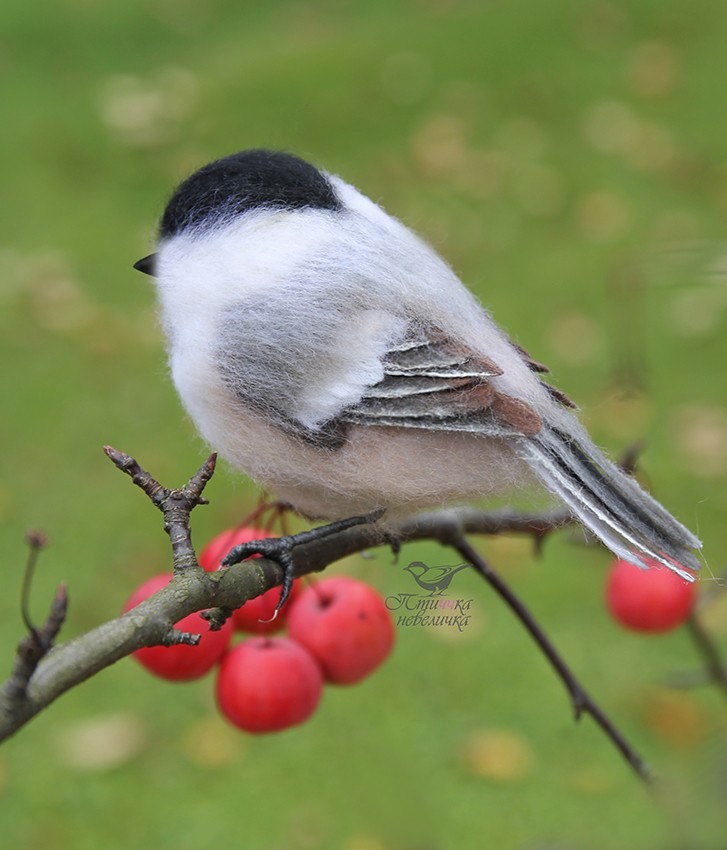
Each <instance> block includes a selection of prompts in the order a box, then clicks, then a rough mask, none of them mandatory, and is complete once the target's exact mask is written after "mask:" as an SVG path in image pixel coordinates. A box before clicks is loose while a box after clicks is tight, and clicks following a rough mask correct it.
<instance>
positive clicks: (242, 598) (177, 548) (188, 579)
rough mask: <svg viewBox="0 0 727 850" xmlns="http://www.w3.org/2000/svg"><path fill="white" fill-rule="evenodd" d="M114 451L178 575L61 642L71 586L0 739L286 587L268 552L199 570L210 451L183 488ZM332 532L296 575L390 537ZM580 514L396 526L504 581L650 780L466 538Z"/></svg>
mask: <svg viewBox="0 0 727 850" xmlns="http://www.w3.org/2000/svg"><path fill="white" fill-rule="evenodd" d="M105 451H106V454H107V455H108V457H109V458H110V459H111V460H112V462H113V463H114V464H115V465H116V466H117V467H118V468H119V469H121V470H122V471H124V472H126V473H127V474H128V475H129V476H130V477H131V479H132V481H133V482H134V483H135V484H136V485H137V486H138V487H140V488H141V489H142V490H143V491H144V493H146V495H147V496H148V497H149V499H150V500H151V501H152V503H153V504H154V505H156V507H157V508H159V510H160V511H161V512H162V514H163V516H164V528H165V531H166V532H167V534H168V535H169V538H170V542H171V545H172V555H173V565H174V575H173V578H172V580H171V582H170V583H169V584H168V585H167V586H166V587H165V588H163V589H162V590H160V591H159V592H158V593H156V594H155V595H154V596H152V597H150V598H149V599H147V600H145V601H144V602H142V603H141V604H140V605H138V606H137V607H136V608H134V609H132V610H131V611H129V612H127V613H126V614H124V615H123V616H121V617H118V618H117V619H114V620H111V621H109V622H107V623H104V624H102V625H100V626H98V627H97V628H95V629H93V630H91V631H90V632H86V633H85V634H83V635H80V636H79V637H77V638H74V639H73V640H71V641H69V642H67V643H65V644H60V645H58V646H55V647H53V646H52V645H53V642H54V640H55V637H56V635H57V633H58V631H59V630H60V627H61V625H62V623H63V620H64V617H65V607H66V597H65V590H64V589H63V588H61V589H60V590H59V592H58V594H57V595H56V599H55V600H54V603H53V606H52V611H51V614H50V615H49V617H48V620H47V621H46V623H45V624H44V626H43V627H42V628H41V629H34V628H33V627H30V633H29V635H28V636H27V637H26V638H25V639H24V640H23V641H22V642H21V644H20V645H19V647H18V654H17V658H16V662H15V666H14V669H13V671H12V674H11V676H10V677H9V679H7V681H6V682H4V683H3V684H2V685H0V741H2V740H5V739H7V738H8V737H10V736H11V735H13V734H14V733H15V732H16V731H18V730H19V729H20V728H21V727H22V726H24V725H25V724H26V723H27V722H28V721H29V720H31V719H32V718H33V717H34V716H35V715H36V714H38V713H39V712H40V711H42V710H43V709H44V708H46V707H47V706H48V705H50V704H51V703H52V702H54V701H55V700H56V699H57V698H58V697H59V696H61V695H62V694H63V693H65V692H66V691H68V690H70V689H71V688H72V687H74V686H75V685H78V684H80V683H81V682H83V681H85V680H86V679H88V678H89V677H91V676H93V675H94V674H95V673H97V672H99V671H100V670H102V669H104V668H106V667H108V666H110V665H111V664H113V663H114V662H115V661H118V660H119V659H120V658H123V657H125V656H127V655H129V654H130V653H132V652H133V651H134V650H136V649H140V648H141V647H144V646H154V645H158V644H164V645H171V644H174V643H196V642H197V641H198V639H199V636H198V635H191V634H188V633H186V632H180V631H178V630H177V629H175V628H174V623H176V622H178V621H179V620H181V619H182V618H183V617H185V616H187V615H188V614H190V613H193V612H195V611H203V610H206V609H211V610H209V611H208V614H207V618H208V619H209V621H210V626H211V628H219V627H220V626H221V625H222V623H223V622H224V620H225V617H226V616H229V614H230V612H231V611H233V610H234V609H235V608H238V607H239V606H240V605H242V604H243V603H244V602H246V601H248V600H249V599H253V598H254V597H256V596H259V595H260V594H262V593H264V592H265V591H267V590H269V589H270V588H272V587H275V586H277V585H279V584H281V582H282V580H283V572H282V569H281V568H280V566H279V565H278V564H277V563H276V562H275V561H273V560H271V559H268V558H264V557H263V558H256V559H254V560H250V561H245V562H243V563H240V564H235V565H233V566H230V567H227V568H226V569H224V570H220V571H218V572H214V573H208V572H205V571H204V570H202V569H201V567H199V565H198V563H197V558H196V554H195V551H194V547H193V545H192V539H191V531H190V523H189V519H190V514H191V512H192V510H194V508H195V507H196V506H197V505H200V504H206V500H205V499H204V498H203V497H202V492H203V490H204V488H205V485H206V484H207V482H208V481H209V480H210V478H211V477H212V475H213V473H214V469H215V460H216V458H215V455H212V456H210V457H209V458H208V459H207V460H206V461H205V463H204V464H202V466H201V467H200V469H199V470H198V471H197V472H196V473H195V475H193V476H192V478H191V479H190V480H189V481H188V482H187V484H186V485H185V486H184V487H182V488H179V489H168V488H165V487H163V486H162V485H161V484H159V482H158V481H156V480H155V479H154V478H153V477H152V476H151V475H150V474H149V473H148V472H146V471H145V470H143V469H142V468H141V467H140V466H139V464H138V463H137V462H136V461H135V460H134V459H133V458H132V457H130V456H129V455H126V454H124V453H123V452H119V451H117V450H116V449H113V448H111V447H109V446H107V447H105ZM367 519H368V518H366V517H362V518H361V524H356V525H353V526H350V527H348V528H345V529H344V530H342V531H338V532H337V533H335V534H330V535H328V536H323V537H320V536H316V535H315V534H313V535H311V534H310V533H309V532H303V533H302V534H301V535H299V536H295V537H294V538H293V540H294V541H296V545H295V547H294V551H295V559H294V564H295V573H296V575H298V576H301V575H306V574H308V573H311V572H316V571H319V570H322V569H324V568H325V567H326V566H328V565H329V564H331V563H333V562H334V561H337V560H339V559H341V558H343V557H346V556H347V555H351V554H354V553H356V552H361V551H363V550H365V549H369V548H372V547H374V546H378V545H382V544H391V543H392V538H391V537H387V538H383V537H382V534H381V532H380V530H378V529H377V528H376V527H374V526H373V525H371V524H368V523H367V522H366V520H367ZM571 521H572V518H571V517H570V515H569V514H568V513H567V512H566V511H564V510H554V511H550V512H541V513H533V514H529V513H519V512H515V511H511V510H500V511H490V512H486V511H481V510H476V509H473V508H459V509H450V510H442V511H436V512H432V513H426V514H421V515H419V516H418V517H416V518H415V519H413V520H410V521H408V522H406V523H403V524H402V525H401V526H399V527H398V528H397V529H396V531H395V536H394V538H393V540H394V541H395V542H396V543H397V544H398V543H400V542H401V543H405V542H410V541H413V540H425V539H429V540H437V541H439V542H440V543H442V544H444V545H448V546H452V547H453V548H454V549H456V550H457V551H458V552H459V553H460V555H461V556H462V557H463V558H464V559H466V560H467V561H468V562H469V563H470V564H472V566H473V567H474V568H475V570H476V571H477V572H478V573H479V574H480V575H481V576H482V577H483V578H484V579H485V580H486V581H487V582H488V583H489V584H490V585H491V586H492V587H493V588H494V590H495V591H496V592H497V593H498V595H499V596H500V597H501V598H502V599H503V600H504V601H505V602H506V604H507V605H508V606H509V607H510V609H511V610H512V611H513V613H514V614H515V615H516V616H517V617H518V619H519V620H520V621H521V622H522V624H523V625H524V626H525V628H526V629H527V630H528V632H529V633H530V634H531V636H532V637H533V639H534V640H535V641H536V643H537V645H538V646H539V647H540V649H541V651H542V652H543V653H544V655H545V656H546V658H547V659H548V661H549V663H550V664H551V665H552V666H553V668H554V669H555V671H556V673H557V674H558V676H559V677H560V678H561V680H562V681H563V683H564V684H565V686H566V688H567V690H568V693H569V694H570V697H571V700H572V703H573V707H574V710H575V714H576V717H579V716H580V714H581V713H582V712H587V713H589V714H591V716H592V717H593V718H594V719H595V721H596V722H597V723H598V724H599V726H600V727H601V729H602V730H603V731H604V732H605V734H606V735H607V736H608V737H609V738H610V739H611V741H612V742H613V743H614V744H615V745H616V747H617V748H618V749H619V751H620V752H621V753H622V755H623V756H624V757H625V758H626V760H627V761H628V762H629V764H630V765H631V766H632V768H633V769H634V770H635V771H636V773H637V774H638V775H639V776H640V777H641V778H642V779H644V780H647V779H649V777H650V773H649V770H648V768H647V767H646V765H645V763H644V762H643V760H642V759H641V758H640V757H639V756H638V755H637V754H636V752H635V751H634V750H633V749H632V748H631V746H630V745H629V744H628V743H627V742H626V740H625V739H624V737H623V736H622V735H621V734H620V733H619V732H618V730H617V729H616V727H615V726H614V725H613V724H612V723H611V722H610V720H608V718H607V717H606V715H605V714H604V713H603V711H602V710H601V709H600V708H599V707H598V706H597V705H596V704H595V703H594V702H593V700H592V699H591V698H590V696H589V695H588V694H587V693H586V691H585V690H584V689H583V687H582V686H581V685H580V683H579V682H578V680H577V679H576V677H575V675H574V674H573V673H572V671H571V670H570V669H569V668H568V666H567V665H566V664H565V662H564V661H563V659H562V658H561V657H560V655H559V654H558V653H557V651H556V650H555V648H554V647H553V645H552V644H551V642H550V640H549V639H548V638H547V636H546V635H545V633H544V631H543V630H542V628H541V627H540V626H539V625H538V624H537V623H536V621H535V620H534V618H533V617H532V615H531V613H530V612H529V610H528V609H527V607H526V606H525V605H524V603H523V602H522V601H520V600H519V599H518V597H517V596H516V595H515V594H514V592H513V591H512V590H511V589H510V588H509V587H508V586H507V585H506V583H505V582H504V581H503V579H502V578H501V577H500V576H498V575H497V574H496V573H495V572H494V570H492V568H491V567H490V566H489V564H487V563H486V562H485V561H484V559H483V558H482V557H481V556H480V555H479V554H478V553H477V552H476V551H475V550H474V549H473V548H472V546H471V545H470V544H469V542H468V541H467V539H466V535H469V534H502V533H506V532H514V533H525V534H529V535H531V536H533V538H534V539H535V541H536V543H539V542H542V540H543V538H544V537H545V536H546V535H547V534H549V533H550V532H552V531H553V530H555V529H557V528H560V527H562V526H563V525H566V524H568V523H570V522H571Z"/></svg>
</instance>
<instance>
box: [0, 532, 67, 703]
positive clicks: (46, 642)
mask: <svg viewBox="0 0 727 850" xmlns="http://www.w3.org/2000/svg"><path fill="white" fill-rule="evenodd" d="M26 540H27V542H28V547H29V549H28V560H27V562H26V565H25V571H24V574H23V587H22V591H21V601H20V613H21V617H22V620H23V623H24V624H25V628H26V629H27V630H28V634H27V635H26V636H25V637H24V638H23V640H21V641H20V643H19V644H18V648H17V652H16V657H15V664H14V665H13V671H12V673H11V675H10V678H9V679H8V681H7V683H6V686H7V696H8V700H9V702H10V704H11V705H17V704H18V703H20V702H22V700H23V699H25V696H26V693H27V690H28V683H29V682H30V679H31V677H32V676H33V673H34V672H35V670H36V668H37V666H38V664H39V663H40V661H41V659H42V658H44V657H45V656H46V655H47V654H48V652H49V651H50V650H51V648H52V647H53V643H54V642H55V639H56V637H57V636H58V633H59V632H60V630H61V627H62V626H63V623H64V622H65V619H66V612H67V610H68V594H67V592H66V588H65V585H61V586H60V587H59V588H58V589H57V590H56V593H55V595H54V597H53V601H52V602H51V607H50V612H49V613H48V617H47V618H46V620H45V622H44V623H43V625H42V626H41V627H40V628H38V627H37V626H35V625H34V624H33V621H32V619H31V617H30V610H29V607H30V606H29V601H30V588H31V585H32V582H33V575H34V572H35V565H36V563H37V560H38V553H39V552H40V550H41V549H42V548H43V547H44V546H45V545H46V544H47V540H46V538H45V536H44V535H43V534H41V533H40V532H37V531H31V532H28V534H27V535H26Z"/></svg>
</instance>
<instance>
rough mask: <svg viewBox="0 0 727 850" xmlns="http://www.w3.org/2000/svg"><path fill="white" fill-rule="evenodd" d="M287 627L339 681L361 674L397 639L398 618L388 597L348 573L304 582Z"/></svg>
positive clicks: (377, 662)
mask: <svg viewBox="0 0 727 850" xmlns="http://www.w3.org/2000/svg"><path fill="white" fill-rule="evenodd" d="M288 633H289V635H290V637H291V638H292V639H293V640H296V641H298V643H300V644H302V645H303V646H305V647H306V648H307V649H308V650H309V651H310V652H311V654H312V655H313V656H314V657H315V658H316V660H317V661H318V663H319V664H320V665H321V667H322V668H323V675H324V676H325V677H326V679H327V680H328V681H329V682H333V683H335V684H337V685H348V684H353V683H354V682H358V681H360V680H361V679H363V678H364V677H365V676H367V675H368V674H369V673H371V672H372V671H373V670H374V669H376V667H378V666H379V665H380V664H381V663H383V661H384V659H385V658H386V657H387V656H388V654H389V652H391V648H392V646H393V645H394V624H393V622H392V620H391V615H390V614H389V612H388V611H387V609H386V605H385V604H384V600H383V599H382V598H381V596H379V594H378V593H377V592H376V591H375V590H374V589H373V588H372V587H370V586H369V585H368V584H365V583H364V582H362V581H357V580H356V579H353V578H348V577H346V576H338V577H336V578H328V579H323V580H322V581H319V582H317V583H316V584H315V585H312V586H311V587H308V588H306V590H304V591H303V592H302V593H301V594H300V596H299V597H298V599H296V600H295V602H294V603H293V605H291V608H290V613H289V615H288Z"/></svg>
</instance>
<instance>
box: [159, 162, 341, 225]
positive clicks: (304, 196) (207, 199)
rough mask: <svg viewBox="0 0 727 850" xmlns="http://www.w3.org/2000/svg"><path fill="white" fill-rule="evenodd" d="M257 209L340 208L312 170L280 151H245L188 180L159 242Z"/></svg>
mask: <svg viewBox="0 0 727 850" xmlns="http://www.w3.org/2000/svg"><path fill="white" fill-rule="evenodd" d="M258 207H278V208H280V209H291V210H299V209H306V208H309V209H322V210H337V209H340V208H341V202H340V201H339V199H338V197H337V196H336V193H335V191H334V189H333V186H332V185H331V184H330V182H329V181H328V179H327V177H326V176H325V174H323V173H322V172H320V171H319V170H318V169H317V168H316V167H315V166H314V165H311V164H310V163H308V162H306V161H305V160H302V159H299V158H298V157H297V156H292V155H291V154H288V153H282V152H280V151H268V150H248V151H241V152H240V153H235V154H232V155H231V156H226V157H224V159H218V160H216V161H215V162H211V163H210V164H209V165H205V166H204V168H200V170H199V171H196V172H195V173H194V174H192V176H191V177H188V178H187V179H186V180H185V181H184V182H183V183H181V184H180V186H179V187H178V188H177V190H176V192H175V193H174V194H173V195H172V198H171V200H170V201H169V203H168V204H167V208H166V209H165V210H164V215H163V216H162V220H161V222H160V225H159V237H160V238H162V239H163V238H165V237H169V236H174V235H175V234H177V233H180V232H182V231H184V230H203V229H205V228H206V227H208V226H210V225H213V224H219V222H220V221H224V220H225V219H229V218H233V217H234V216H237V215H240V214H241V213H244V212H246V211H248V210H252V209H256V208H258Z"/></svg>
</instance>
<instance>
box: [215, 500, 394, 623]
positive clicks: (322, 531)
mask: <svg viewBox="0 0 727 850" xmlns="http://www.w3.org/2000/svg"><path fill="white" fill-rule="evenodd" d="M383 513H384V511H383V510H379V511H374V512H373V513H370V514H364V515H363V516H354V517H349V518H348V519H341V520H337V521H336V522H331V523H329V524H328V525H320V526H318V527H317V528H312V529H310V530H309V531H301V532H299V533H298V534H290V535H287V536H285V537H268V538H266V539H264V540H251V541H250V542H249V543H241V544H240V545H239V546H235V547H233V548H232V549H230V551H229V552H228V553H227V554H226V555H225V557H224V558H223V559H222V563H221V565H220V566H222V567H230V566H232V565H233V564H239V563H240V562H241V561H244V560H245V559H246V558H249V557H251V556H252V555H261V556H262V557H263V558H269V559H270V560H271V561H275V563H277V564H278V565H279V566H280V568H281V570H282V571H283V584H282V590H281V593H280V599H279V600H278V604H277V605H276V606H275V612H274V614H273V619H274V618H275V617H276V616H277V615H278V611H280V609H281V608H282V607H283V605H284V604H285V602H286V600H287V599H288V596H289V595H290V590H291V588H292V586H293V580H294V579H295V563H294V560H293V550H294V549H295V547H296V546H302V545H305V544H306V543H315V542H317V541H318V540H323V539H325V538H326V537H331V536H332V535H334V534H338V533H339V532H341V531H345V530H346V529H347V528H353V527H354V526H356V525H366V524H368V523H373V522H376V521H377V520H378V519H380V518H381V517H382V516H383Z"/></svg>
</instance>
